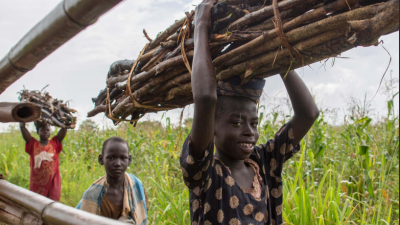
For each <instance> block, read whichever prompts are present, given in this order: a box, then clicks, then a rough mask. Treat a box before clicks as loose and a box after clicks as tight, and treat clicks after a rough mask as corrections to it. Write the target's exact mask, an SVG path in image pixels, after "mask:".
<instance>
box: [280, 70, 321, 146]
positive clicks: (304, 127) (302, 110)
mask: <svg viewBox="0 0 400 225" xmlns="http://www.w3.org/2000/svg"><path fill="white" fill-rule="evenodd" d="M284 76H285V74H281V77H282V79H283V81H284V83H285V86H286V89H287V92H288V93H289V97H290V100H291V102H292V105H293V110H294V116H293V118H292V121H291V124H292V127H293V135H294V143H293V144H294V145H297V144H299V143H300V141H301V140H302V139H303V137H304V136H306V134H307V133H308V131H309V130H310V129H311V127H312V126H313V124H314V122H315V121H316V120H317V118H318V117H319V109H318V107H317V105H316V104H315V101H314V99H313V96H312V95H311V93H310V91H309V90H308V88H307V86H306V85H305V84H304V82H303V80H302V79H301V78H300V77H299V75H298V74H297V73H296V72H295V71H290V72H289V73H288V74H287V76H286V78H284Z"/></svg>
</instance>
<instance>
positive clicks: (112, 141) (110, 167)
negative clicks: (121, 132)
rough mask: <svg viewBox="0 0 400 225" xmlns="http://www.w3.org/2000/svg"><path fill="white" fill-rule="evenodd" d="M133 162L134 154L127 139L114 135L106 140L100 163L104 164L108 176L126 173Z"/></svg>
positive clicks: (118, 175)
mask: <svg viewBox="0 0 400 225" xmlns="http://www.w3.org/2000/svg"><path fill="white" fill-rule="evenodd" d="M131 162H132V156H131V155H130V154H129V145H128V142H126V140H124V139H122V138H120V137H112V138H109V139H107V140H106V141H105V142H104V144H103V149H102V151H101V155H100V156H99V163H100V164H101V165H103V166H104V168H105V170H106V173H107V175H108V176H111V177H114V178H116V177H120V176H122V175H124V174H125V171H126V169H127V168H128V166H129V165H130V164H131Z"/></svg>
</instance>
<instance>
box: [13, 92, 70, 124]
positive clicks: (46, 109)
mask: <svg viewBox="0 0 400 225" xmlns="http://www.w3.org/2000/svg"><path fill="white" fill-rule="evenodd" d="M19 94H20V97H19V100H20V101H21V102H30V103H34V104H36V105H38V106H40V107H41V111H42V115H41V118H40V119H39V120H37V121H35V123H36V124H42V123H47V124H50V125H51V126H56V127H61V128H66V129H75V127H76V122H77V119H76V117H74V116H73V115H72V114H73V113H76V112H77V111H76V110H74V109H71V108H69V106H68V103H64V101H62V100H58V99H53V97H51V96H50V94H49V93H47V92H44V93H42V92H39V91H28V90H23V91H21V92H20V93H19Z"/></svg>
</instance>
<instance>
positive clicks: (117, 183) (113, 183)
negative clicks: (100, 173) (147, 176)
mask: <svg viewBox="0 0 400 225" xmlns="http://www.w3.org/2000/svg"><path fill="white" fill-rule="evenodd" d="M107 183H108V185H109V187H110V188H112V189H118V188H121V187H123V186H124V183H125V174H122V175H121V176H120V177H117V178H114V177H111V176H108V175H107Z"/></svg>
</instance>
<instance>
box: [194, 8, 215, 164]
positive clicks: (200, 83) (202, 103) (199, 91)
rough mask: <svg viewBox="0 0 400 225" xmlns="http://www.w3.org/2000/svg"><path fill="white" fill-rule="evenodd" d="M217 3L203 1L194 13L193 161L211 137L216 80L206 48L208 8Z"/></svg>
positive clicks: (207, 42)
mask: <svg viewBox="0 0 400 225" xmlns="http://www.w3.org/2000/svg"><path fill="white" fill-rule="evenodd" d="M216 2H217V0H203V2H202V3H201V4H200V5H198V6H197V8H196V14H195V31H194V42H195V48H194V58H193V73H192V88H193V99H194V105H195V108H194V118H193V125H192V133H191V135H192V136H191V141H192V145H191V146H192V148H191V151H192V152H191V154H192V155H193V157H194V158H196V159H201V158H203V157H204V154H205V151H206V148H207V147H208V146H209V145H210V143H211V142H212V140H213V138H214V117H215V106H216V104H217V80H216V77H215V71H214V66H213V64H212V59H211V53H210V48H209V37H208V30H209V28H210V27H211V9H212V7H213V6H214V5H215V4H216Z"/></svg>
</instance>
